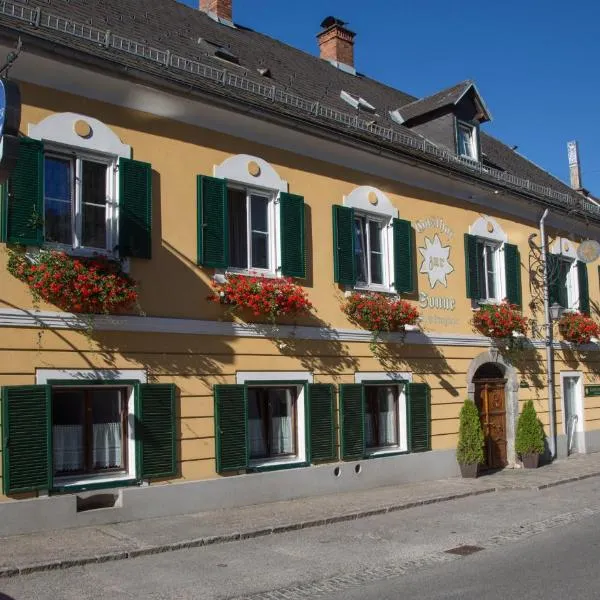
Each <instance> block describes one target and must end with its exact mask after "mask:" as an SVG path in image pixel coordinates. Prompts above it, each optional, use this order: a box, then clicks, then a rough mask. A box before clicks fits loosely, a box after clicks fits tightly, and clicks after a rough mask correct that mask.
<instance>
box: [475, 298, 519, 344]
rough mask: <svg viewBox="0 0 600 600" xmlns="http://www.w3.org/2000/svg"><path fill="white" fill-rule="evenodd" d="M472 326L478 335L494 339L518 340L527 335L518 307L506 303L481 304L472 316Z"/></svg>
mask: <svg viewBox="0 0 600 600" xmlns="http://www.w3.org/2000/svg"><path fill="white" fill-rule="evenodd" d="M472 324H473V327H474V328H475V329H476V330H477V331H478V332H479V333H481V334H482V335H485V336H486V337H490V338H494V339H498V338H508V337H515V338H519V337H524V336H525V335H526V334H527V320H526V319H525V317H524V316H523V315H522V314H521V311H520V310H519V307H518V306H516V305H514V304H510V303H509V302H507V301H504V302H501V303H500V304H482V305H481V306H480V307H479V309H478V310H476V311H475V313H474V314H473V319H472Z"/></svg>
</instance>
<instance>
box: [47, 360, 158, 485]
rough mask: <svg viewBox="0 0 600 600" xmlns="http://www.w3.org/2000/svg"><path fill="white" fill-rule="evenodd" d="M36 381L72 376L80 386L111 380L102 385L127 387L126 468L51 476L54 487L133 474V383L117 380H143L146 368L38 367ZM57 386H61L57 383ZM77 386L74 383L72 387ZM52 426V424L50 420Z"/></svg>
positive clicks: (116, 481) (125, 478)
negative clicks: (114, 470)
mask: <svg viewBox="0 0 600 600" xmlns="http://www.w3.org/2000/svg"><path fill="white" fill-rule="evenodd" d="M35 377H36V384H37V385H46V384H48V382H50V381H56V380H72V381H79V382H81V387H94V386H93V381H110V382H111V383H113V382H114V386H112V385H111V386H106V385H103V386H102V387H103V388H104V387H118V388H122V387H127V457H128V458H127V471H126V472H122V473H110V474H108V475H103V474H99V475H86V476H83V475H77V476H74V477H54V474H53V475H52V483H53V486H54V487H61V488H65V489H68V488H70V487H73V488H79V487H84V486H86V485H92V484H93V485H96V484H111V483H114V484H115V485H117V486H118V485H119V483H122V482H123V481H130V480H132V479H135V478H136V474H137V463H136V436H135V421H136V419H135V386H134V385H131V384H125V385H123V384H119V381H123V380H129V381H138V382H139V383H146V381H147V375H146V371H142V370H131V371H127V370H120V371H117V370H106V369H103V370H94V369H81V370H74V369H37V370H36V374H35ZM57 387H60V386H57ZM75 388H76V386H73V389H75ZM50 426H51V427H52V424H50Z"/></svg>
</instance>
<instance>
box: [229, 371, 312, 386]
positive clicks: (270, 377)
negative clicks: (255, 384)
mask: <svg viewBox="0 0 600 600" xmlns="http://www.w3.org/2000/svg"><path fill="white" fill-rule="evenodd" d="M235 379H236V383H238V384H244V383H248V382H251V381H306V382H307V383H312V382H313V374H312V373H311V372H310V371H238V372H237V373H236V375H235Z"/></svg>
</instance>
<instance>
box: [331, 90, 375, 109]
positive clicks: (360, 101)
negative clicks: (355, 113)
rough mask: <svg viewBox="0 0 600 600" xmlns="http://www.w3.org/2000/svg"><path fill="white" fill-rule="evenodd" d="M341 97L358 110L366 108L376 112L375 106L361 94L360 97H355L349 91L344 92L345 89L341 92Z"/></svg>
mask: <svg viewBox="0 0 600 600" xmlns="http://www.w3.org/2000/svg"><path fill="white" fill-rule="evenodd" d="M340 98H341V99H342V100H343V101H344V102H347V103H348V104H349V105H350V106H352V108H356V109H357V110H364V111H366V112H370V113H374V112H375V107H374V106H373V105H372V104H370V103H369V102H367V101H366V100H365V99H364V98H361V97H360V96H359V97H358V98H355V97H354V96H352V95H351V94H349V93H348V92H344V90H342V91H341V92H340Z"/></svg>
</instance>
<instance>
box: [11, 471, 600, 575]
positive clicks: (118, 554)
mask: <svg viewBox="0 0 600 600" xmlns="http://www.w3.org/2000/svg"><path fill="white" fill-rule="evenodd" d="M598 476H600V471H598V472H594V473H588V474H585V475H580V476H575V477H568V478H565V479H560V480H558V481H553V482H549V483H545V484H542V485H539V486H527V485H521V486H514V487H510V486H506V487H504V486H497V485H492V486H490V487H487V488H482V489H479V490H471V491H468V492H461V493H456V494H447V495H444V496H437V497H434V498H426V499H424V500H414V501H412V502H404V503H401V504H391V505H389V506H382V507H379V508H373V509H365V510H359V511H356V512H352V513H347V514H343V515H334V516H332V517H325V518H322V519H314V520H310V521H300V522H297V523H289V524H287V525H276V526H274V527H263V528H260V529H255V530H251V531H244V532H233V533H226V534H223V535H214V536H205V537H201V538H195V539H189V540H182V541H179V542H172V543H170V544H160V545H156V546H147V547H143V548H136V549H133V550H120V551H115V552H109V553H107V554H99V555H96V556H88V557H81V558H67V559H65V560H54V561H47V562H42V563H31V564H28V565H23V566H21V567H4V568H0V579H3V578H8V577H16V576H18V575H29V574H31V573H40V572H43V571H52V570H57V569H70V568H72V567H81V566H84V565H90V564H99V563H105V562H112V561H117V560H125V559H129V558H137V557H140V556H150V555H152V554H163V553H165V552H176V551H177V550H185V549H187V548H200V547H202V546H210V545H213V544H226V543H229V542H236V541H240V540H248V539H252V538H258V537H263V536H266V535H275V534H278V533H289V532H290V531H298V530H300V529H309V528H312V527H321V526H323V525H333V524H335V523H343V522H346V521H354V520H356V519H364V518H367V517H373V516H377V515H383V514H386V513H391V512H398V511H401V510H408V509H411V508H416V507H418V506H428V505H431V504H437V503H441V502H449V501H452V500H460V499H462V498H469V497H473V496H481V495H483V494H490V493H495V492H501V491H509V490H517V489H530V490H538V491H541V490H545V489H548V488H551V487H555V486H557V485H562V484H567V483H574V482H576V481H582V480H584V479H589V478H591V477H598Z"/></svg>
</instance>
